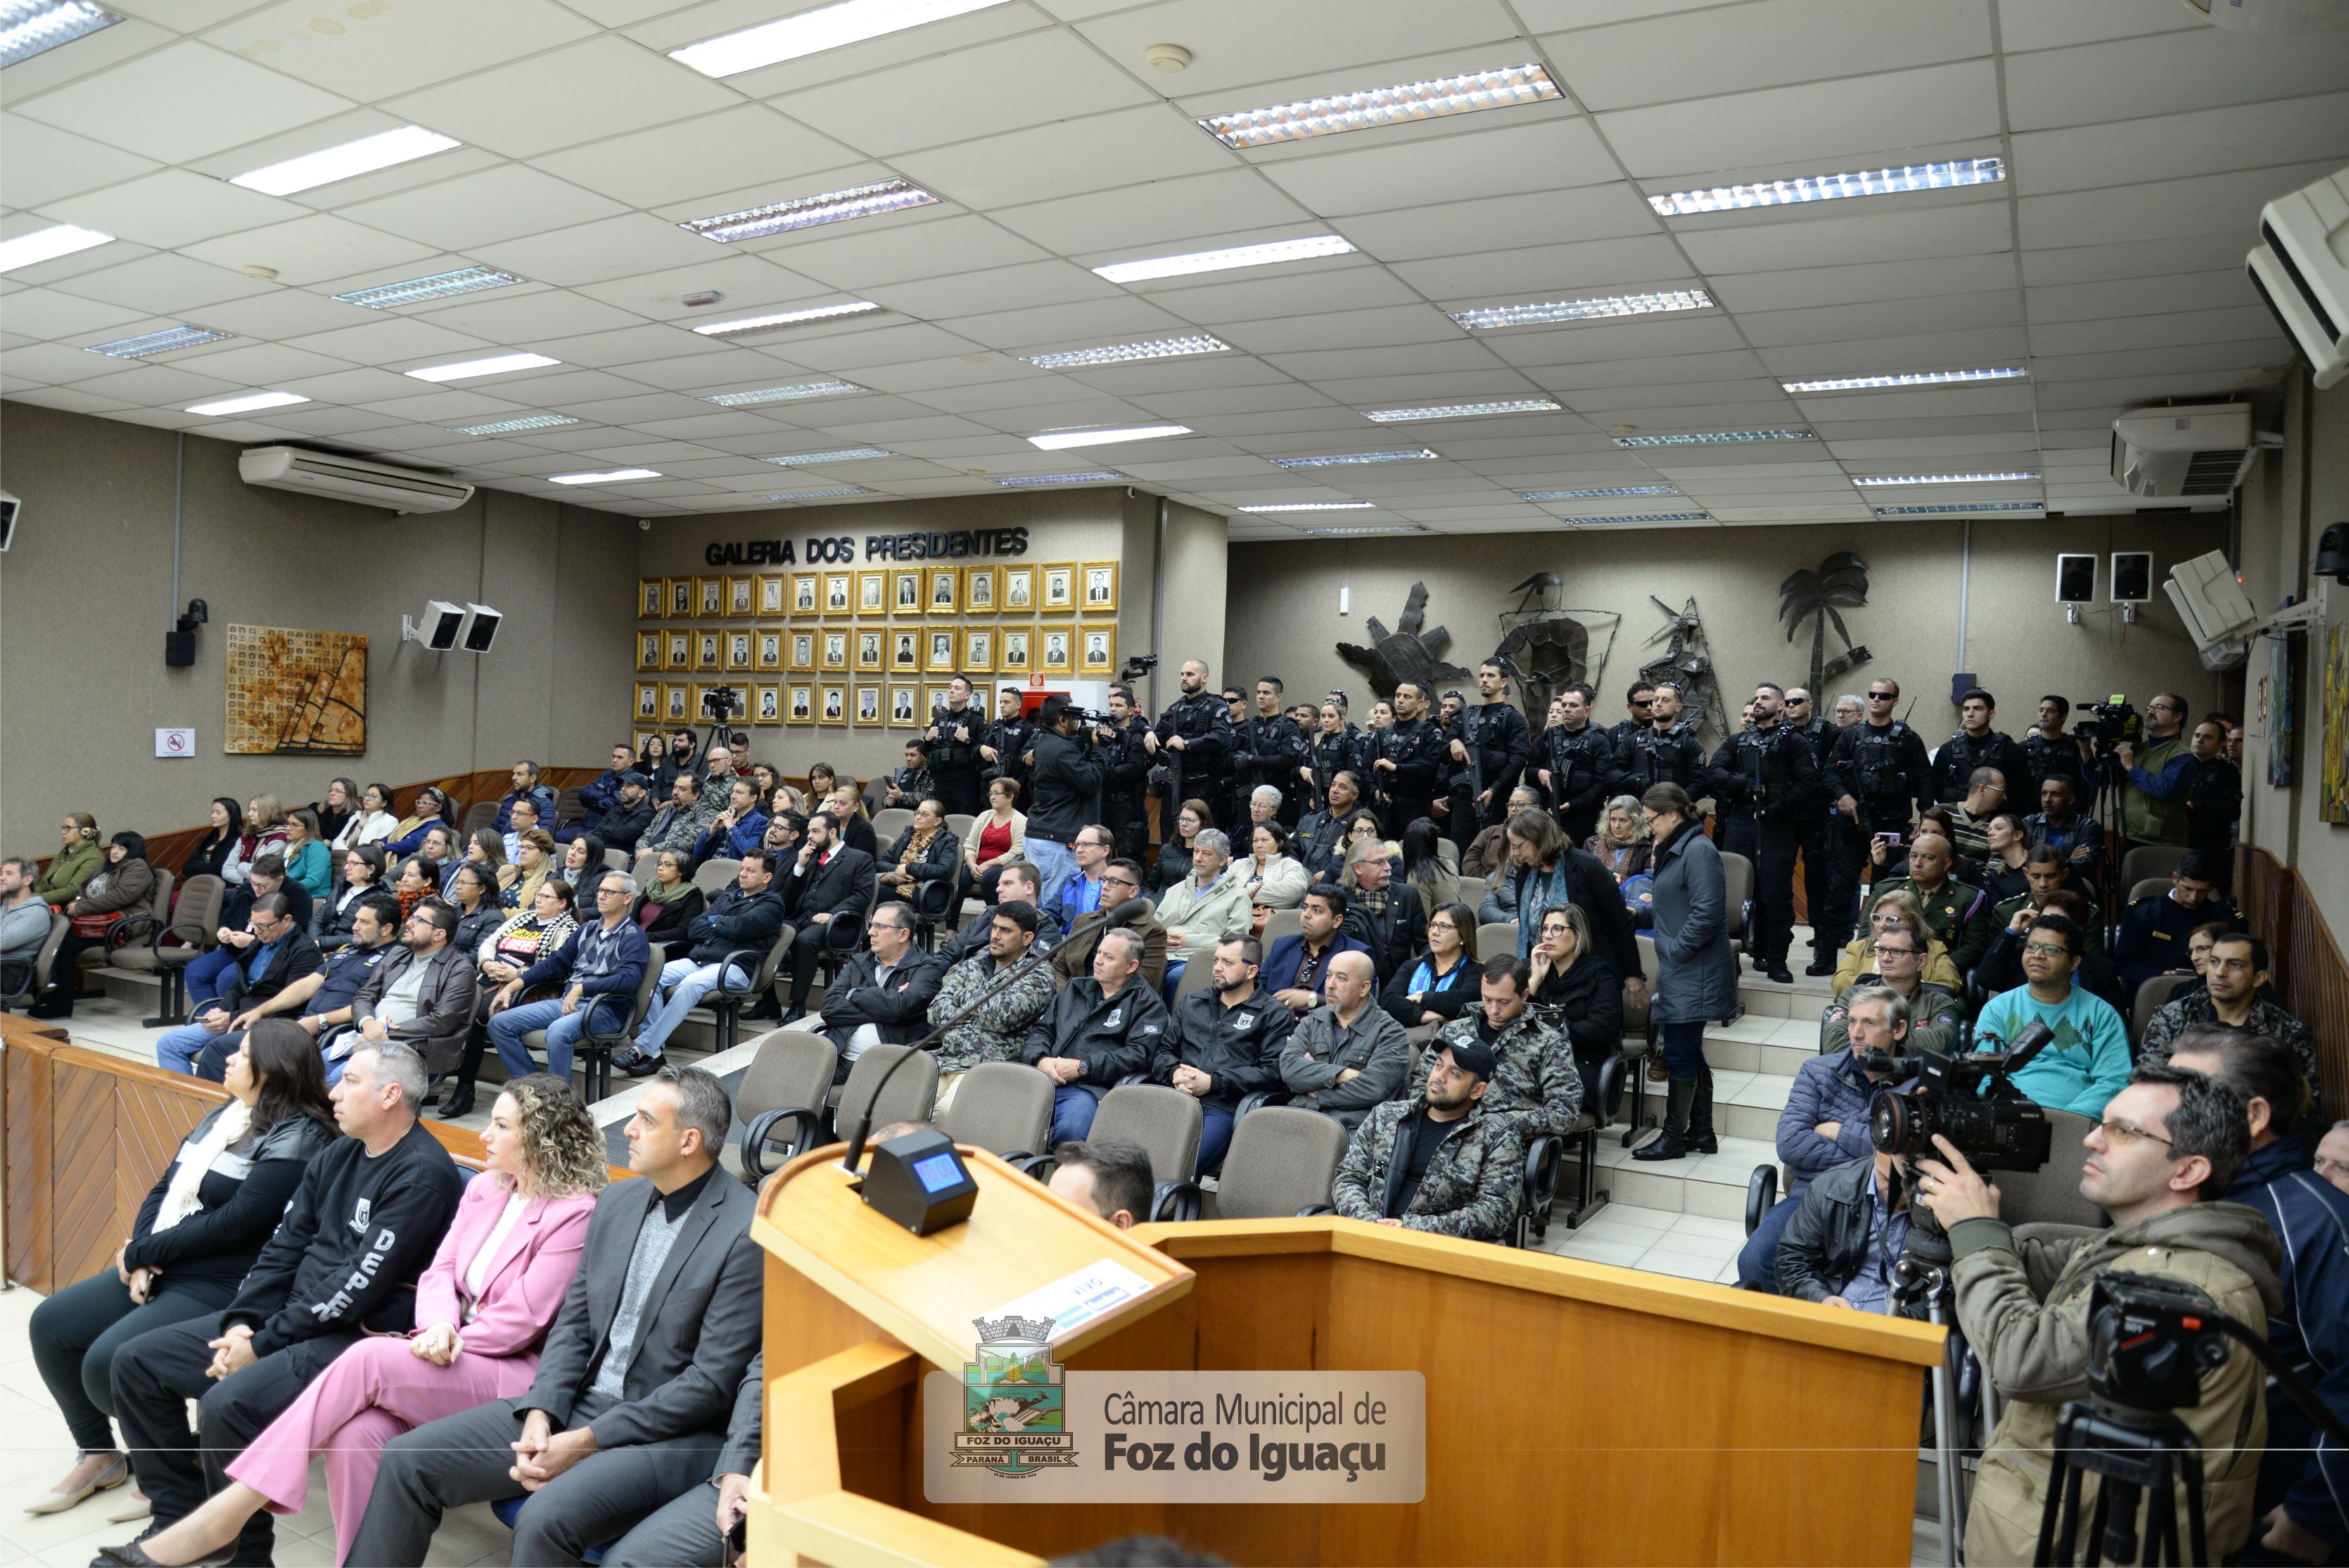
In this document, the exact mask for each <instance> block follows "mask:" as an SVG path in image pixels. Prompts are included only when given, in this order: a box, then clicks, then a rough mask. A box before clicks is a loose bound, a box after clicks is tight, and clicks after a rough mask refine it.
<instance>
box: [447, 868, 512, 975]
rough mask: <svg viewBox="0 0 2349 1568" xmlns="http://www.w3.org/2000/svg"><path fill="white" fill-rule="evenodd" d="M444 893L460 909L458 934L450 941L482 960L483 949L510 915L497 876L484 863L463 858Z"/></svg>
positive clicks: (474, 958) (474, 959) (460, 950)
mask: <svg viewBox="0 0 2349 1568" xmlns="http://www.w3.org/2000/svg"><path fill="white" fill-rule="evenodd" d="M443 896H444V897H446V898H447V899H448V901H449V902H450V903H452V904H454V905H456V908H457V934H456V935H455V936H454V937H453V938H451V939H450V940H451V941H452V942H453V943H454V944H455V945H456V948H457V951H459V952H460V953H468V954H472V956H473V961H474V962H475V963H477V964H478V963H480V962H481V949H482V948H483V947H484V946H485V945H487V944H488V943H489V941H490V939H491V938H492V936H495V935H496V934H497V930H498V927H500V926H501V925H503V924H504V923H506V921H507V919H508V918H509V916H508V915H507V913H506V908H505V905H503V904H502V903H499V902H498V884H497V879H496V878H495V877H493V876H492V875H491V874H490V872H488V871H487V870H486V869H484V868H482V867H481V866H477V865H474V864H471V862H469V861H460V862H459V863H458V865H457V868H456V871H455V872H454V873H453V874H452V875H450V878H449V891H448V892H446V893H445V894H444V895H443Z"/></svg>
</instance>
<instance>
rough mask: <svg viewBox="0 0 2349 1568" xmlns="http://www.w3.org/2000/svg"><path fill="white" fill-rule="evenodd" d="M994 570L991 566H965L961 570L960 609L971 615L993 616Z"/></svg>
mask: <svg viewBox="0 0 2349 1568" xmlns="http://www.w3.org/2000/svg"><path fill="white" fill-rule="evenodd" d="M995 587H996V569H995V568H994V567H992V566H966V567H964V568H963V569H962V607H963V610H964V612H965V613H966V614H972V615H992V614H995Z"/></svg>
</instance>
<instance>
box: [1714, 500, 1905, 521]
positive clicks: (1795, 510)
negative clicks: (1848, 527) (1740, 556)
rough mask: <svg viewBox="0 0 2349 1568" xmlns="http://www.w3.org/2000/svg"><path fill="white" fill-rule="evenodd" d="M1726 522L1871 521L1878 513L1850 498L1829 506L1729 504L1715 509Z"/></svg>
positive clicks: (1716, 516) (1718, 518)
mask: <svg viewBox="0 0 2349 1568" xmlns="http://www.w3.org/2000/svg"><path fill="white" fill-rule="evenodd" d="M1713 516H1714V518H1715V519H1717V520H1718V521H1721V522H1723V523H1752V522H1869V521H1874V520H1875V517H1876V513H1875V512H1874V511H1872V510H1871V509H1870V508H1869V506H1868V503H1867V502H1866V501H1847V502H1844V503H1843V504H1841V505H1826V506H1783V507H1778V506H1752V507H1743V506H1729V507H1722V508H1720V509H1718V510H1717V511H1714V513H1713Z"/></svg>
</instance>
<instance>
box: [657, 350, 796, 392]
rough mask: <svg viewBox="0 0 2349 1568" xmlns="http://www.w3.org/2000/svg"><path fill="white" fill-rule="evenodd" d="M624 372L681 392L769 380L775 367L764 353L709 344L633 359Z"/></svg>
mask: <svg viewBox="0 0 2349 1568" xmlns="http://www.w3.org/2000/svg"><path fill="white" fill-rule="evenodd" d="M700 341H702V342H708V341H709V340H708V339H701V340H700ZM626 372H627V377H628V379H629V380H631V381H640V382H642V383H643V384H644V385H646V386H647V387H664V388H667V389H669V390H672V391H684V390H687V389H688V388H691V389H695V390H698V389H700V388H702V387H720V386H730V385H741V386H752V385H758V384H761V383H762V382H770V381H772V380H773V379H774V378H775V377H776V375H777V372H778V366H777V363H776V361H775V360H773V359H772V358H771V357H769V356H766V355H762V354H756V353H753V352H752V351H750V349H747V348H717V347H713V348H710V349H707V350H704V351H703V352H700V353H694V354H681V355H678V356H676V357H674V358H669V359H646V360H636V361H634V362H632V363H630V364H629V365H628V366H626Z"/></svg>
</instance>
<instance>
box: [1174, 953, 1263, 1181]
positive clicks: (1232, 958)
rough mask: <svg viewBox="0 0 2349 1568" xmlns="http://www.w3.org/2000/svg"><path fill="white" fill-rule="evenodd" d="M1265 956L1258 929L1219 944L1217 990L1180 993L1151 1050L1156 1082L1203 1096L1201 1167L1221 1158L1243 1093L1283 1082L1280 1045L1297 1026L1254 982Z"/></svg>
mask: <svg viewBox="0 0 2349 1568" xmlns="http://www.w3.org/2000/svg"><path fill="white" fill-rule="evenodd" d="M1192 962H1193V963H1197V962H1198V960H1197V959H1193V960H1192ZM1263 963H1264V945H1263V944H1261V943H1259V942H1257V939H1256V938H1255V937H1253V936H1234V937H1228V938H1226V940H1224V941H1222V942H1219V943H1217V944H1216V966H1215V972H1214V973H1215V980H1216V984H1215V987H1214V989H1212V990H1207V991H1191V992H1187V993H1185V995H1182V996H1179V997H1177V998H1176V999H1175V1002H1174V1016H1173V1017H1172V1018H1171V1019H1170V1020H1169V1021H1168V1023H1167V1026H1166V1033H1165V1034H1164V1036H1163V1037H1160V1039H1159V1042H1158V1049H1157V1051H1156V1052H1155V1053H1154V1054H1153V1056H1152V1057H1151V1063H1150V1078H1151V1081H1152V1082H1153V1083H1163V1084H1172V1085H1173V1086H1174V1088H1179V1089H1181V1090H1182V1091H1183V1092H1184V1093H1185V1094H1187V1095H1191V1096H1193V1097H1194V1098H1195V1099H1197V1100H1198V1101H1199V1109H1200V1112H1201V1115H1202V1120H1201V1125H1200V1128H1199V1163H1198V1169H1199V1170H1200V1171H1202V1172H1205V1171H1213V1170H1214V1169H1215V1168H1216V1166H1218V1165H1220V1164H1222V1163H1223V1161H1224V1150H1226V1149H1229V1148H1230V1147H1231V1143H1232V1116H1233V1113H1234V1112H1236V1111H1237V1110H1238V1109H1239V1104H1240V1100H1241V1099H1242V1098H1243V1097H1245V1096H1247V1095H1250V1094H1253V1093H1255V1092H1256V1091H1257V1089H1261V1088H1277V1087H1278V1085H1279V1083H1280V1050H1281V1046H1282V1045H1283V1043H1284V1042H1286V1041H1287V1040H1288V1031H1289V1030H1291V1029H1292V1028H1295V1027H1296V1020H1295V1019H1294V1018H1293V1017H1292V1016H1290V1014H1289V1011H1288V1007H1287V1006H1284V1005H1283V1004H1282V1003H1281V1001H1280V999H1279V998H1278V997H1277V996H1275V995H1272V994H1271V993H1270V992H1268V991H1265V990H1263V989H1261V988H1259V987H1258V986H1257V968H1258V967H1259V966H1260V965H1262V964H1263Z"/></svg>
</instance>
